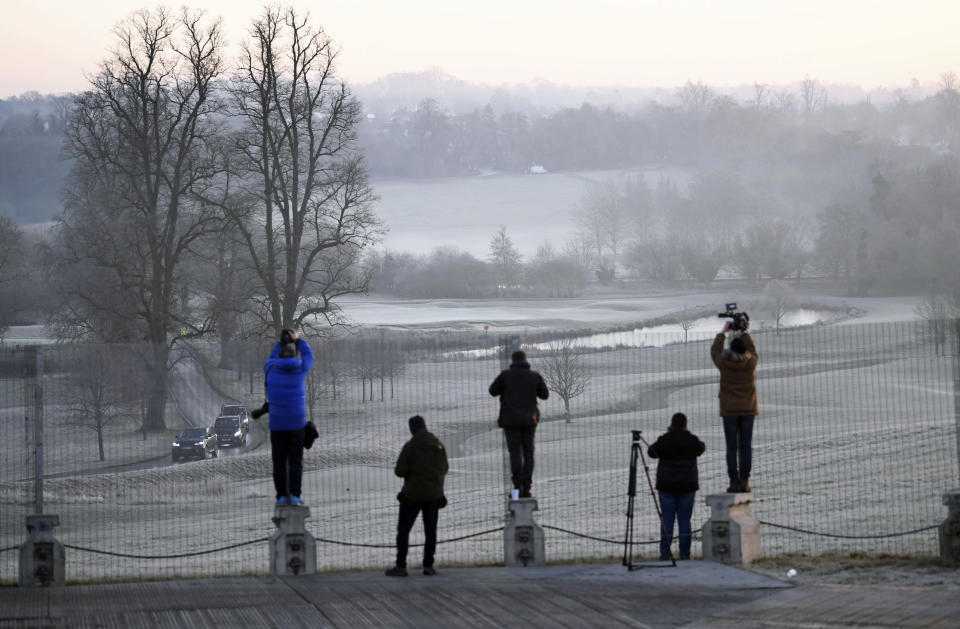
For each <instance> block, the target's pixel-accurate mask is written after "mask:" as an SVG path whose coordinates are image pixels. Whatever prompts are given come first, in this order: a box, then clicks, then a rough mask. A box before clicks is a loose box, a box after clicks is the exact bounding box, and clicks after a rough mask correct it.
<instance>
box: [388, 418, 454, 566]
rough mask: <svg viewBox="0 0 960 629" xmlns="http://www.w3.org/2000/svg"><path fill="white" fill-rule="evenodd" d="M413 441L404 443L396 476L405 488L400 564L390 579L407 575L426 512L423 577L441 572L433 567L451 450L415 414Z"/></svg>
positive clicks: (399, 526)
mask: <svg viewBox="0 0 960 629" xmlns="http://www.w3.org/2000/svg"><path fill="white" fill-rule="evenodd" d="M409 425H410V432H411V433H413V438H412V439H410V440H409V441H407V442H406V443H405V444H403V449H402V450H401V451H400V456H399V457H398V458H397V465H396V467H395V468H394V473H395V474H396V475H397V476H399V477H400V478H402V479H403V489H402V490H401V491H400V493H399V494H397V500H399V501H400V517H399V519H398V521H397V563H396V565H395V566H394V567H393V568H390V569H389V570H387V576H388V577H405V576H407V549H408V547H409V541H410V529H412V528H413V523H414V522H416V520H417V514H418V513H423V533H424V537H425V538H426V539H425V541H424V545H423V574H425V575H428V576H432V575H435V574H436V573H437V571H436V570H435V569H434V567H433V554H434V552H435V551H436V548H437V517H438V515H439V511H440V509H441V508H443V507H444V506H446V504H447V499H446V498H445V497H444V495H443V479H444V477H445V476H446V475H447V471H448V470H449V469H450V466H449V464H448V462H447V451H446V449H445V448H444V447H443V444H442V443H440V440H439V439H437V437H436V435H434V434H433V433H431V432H429V431H428V430H427V423H426V421H424V419H423V417H420V416H419V415H414V416H413V417H411V418H410V421H409Z"/></svg>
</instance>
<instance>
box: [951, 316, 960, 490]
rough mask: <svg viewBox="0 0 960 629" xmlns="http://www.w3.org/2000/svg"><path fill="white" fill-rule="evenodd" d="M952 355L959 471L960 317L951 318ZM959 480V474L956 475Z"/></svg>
mask: <svg viewBox="0 0 960 629" xmlns="http://www.w3.org/2000/svg"><path fill="white" fill-rule="evenodd" d="M953 339H954V348H953V357H952V359H951V361H950V363H951V366H952V370H951V371H953V420H954V422H955V423H956V430H955V431H954V432H955V433H956V438H957V470H958V471H960V319H954V320H953ZM957 476H958V478H957V480H958V481H960V474H958V475H957Z"/></svg>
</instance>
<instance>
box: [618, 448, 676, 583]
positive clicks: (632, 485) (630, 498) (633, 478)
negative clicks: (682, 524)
mask: <svg viewBox="0 0 960 629" xmlns="http://www.w3.org/2000/svg"><path fill="white" fill-rule="evenodd" d="M630 432H631V433H633V441H632V443H631V446H630V477H629V481H628V483H627V532H626V534H625V536H624V540H623V565H624V566H626V567H627V570H639V569H640V568H676V567H677V560H676V558H674V556H673V551H672V550H670V551H669V552H670V564H669V565H667V564H654V565H647V566H644V565H641V564H635V563H633V504H634V501H635V499H636V497H637V459H639V460H640V461H641V462H642V463H643V471H644V472H645V473H646V475H647V485H648V486H649V487H650V497H651V498H653V506H654V507H656V509H657V518H658V519H659V520H660V529H661V530H662V531H663V532H664V534H666V532H667V526H666V524H665V523H664V521H663V512H661V511H660V503H659V502H657V494H656V491H654V489H653V481H652V480H650V467H649V466H648V465H647V458H646V457H645V456H644V455H643V449H642V448H641V447H640V443H641V442H643V444H644V445H645V446H647V447H650V444H649V443H647V442H646V441H644V439H643V437H641V436H640V433H641V431H639V430H631V431H630Z"/></svg>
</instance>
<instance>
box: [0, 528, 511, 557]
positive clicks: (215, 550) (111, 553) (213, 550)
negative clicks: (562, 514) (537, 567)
mask: <svg viewBox="0 0 960 629" xmlns="http://www.w3.org/2000/svg"><path fill="white" fill-rule="evenodd" d="M502 530H503V527H502V526H501V527H499V528H495V529H488V530H486V531H479V532H477V533H469V534H467V535H461V536H460V537H453V538H450V539H444V540H438V541H437V544H449V543H450V542H459V541H463V540H465V539H470V538H472V537H480V536H481V535H489V534H490V533H497V532H499V531H502ZM315 539H316V541H318V542H321V543H324V544H336V545H338V546H352V547H360V548H396V544H360V543H356V542H343V541H339V540H334V539H324V538H322V537H317V538H315ZM269 540H270V538H269V537H261V538H259V539H252V540H249V541H246V542H238V543H236V544H230V545H229V546H221V547H219V548H208V549H206V550H199V551H194V552H189V553H179V554H176V555H138V554H135V553H118V552H114V551H111V550H99V549H97V548H85V547H83V546H74V545H73V544H64V545H63V547H64V548H69V549H71V550H79V551H81V552H85V553H94V554H97V555H108V556H110V557H123V558H126V559H184V558H186V557H198V556H200V555H209V554H211V553H219V552H223V551H225V550H232V549H234V548H240V547H241V546H250V545H251V544H259V543H261V542H266V541H269ZM420 546H423V544H410V547H411V548H417V547H420ZM17 548H20V547H19V546H11V547H10V548H3V549H0V552H5V551H8V550H16V549H17Z"/></svg>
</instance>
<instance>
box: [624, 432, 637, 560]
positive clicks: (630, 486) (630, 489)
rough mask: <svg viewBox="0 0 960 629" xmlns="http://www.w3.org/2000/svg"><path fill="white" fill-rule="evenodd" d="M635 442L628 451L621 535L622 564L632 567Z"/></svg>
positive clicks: (635, 474) (635, 491)
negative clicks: (625, 499)
mask: <svg viewBox="0 0 960 629" xmlns="http://www.w3.org/2000/svg"><path fill="white" fill-rule="evenodd" d="M637 452H638V448H637V444H634V445H633V447H632V448H631V452H630V474H629V476H628V480H627V496H628V497H627V530H626V532H625V533H624V536H623V565H624V566H626V567H627V569H628V570H632V569H633V503H634V498H635V497H636V495H637Z"/></svg>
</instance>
